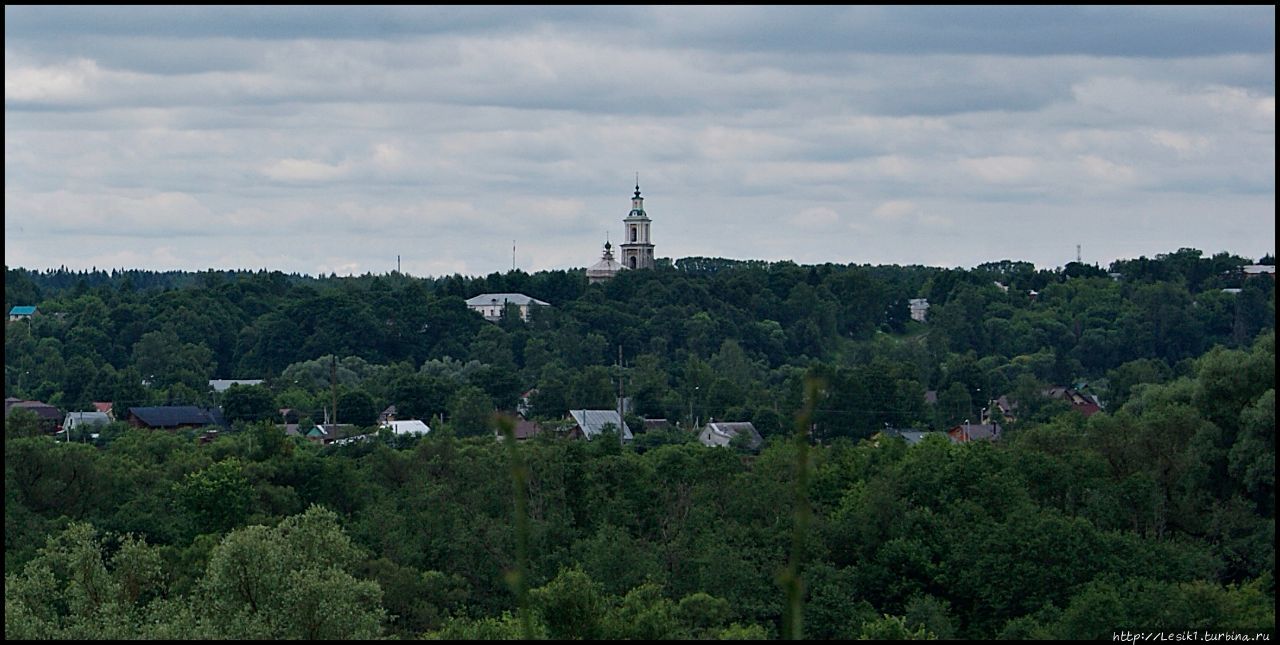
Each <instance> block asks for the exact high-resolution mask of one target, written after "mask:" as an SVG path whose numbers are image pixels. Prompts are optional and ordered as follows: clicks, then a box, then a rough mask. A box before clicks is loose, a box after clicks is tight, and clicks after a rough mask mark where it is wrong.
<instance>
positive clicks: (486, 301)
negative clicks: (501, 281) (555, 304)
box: [467, 293, 551, 307]
mask: <svg viewBox="0 0 1280 645" xmlns="http://www.w3.org/2000/svg"><path fill="white" fill-rule="evenodd" d="M507 302H509V303H511V304H513V305H516V306H521V307H522V306H524V305H527V304H530V303H532V304H535V305H550V304H551V303H549V302H543V301H541V300H538V299H537V298H530V297H529V296H526V295H524V294H523V293H482V294H480V295H478V296H475V297H474V298H468V299H467V306H468V307H480V306H484V305H494V304H498V303H507Z"/></svg>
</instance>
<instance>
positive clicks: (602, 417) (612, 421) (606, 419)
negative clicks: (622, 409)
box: [568, 410, 634, 441]
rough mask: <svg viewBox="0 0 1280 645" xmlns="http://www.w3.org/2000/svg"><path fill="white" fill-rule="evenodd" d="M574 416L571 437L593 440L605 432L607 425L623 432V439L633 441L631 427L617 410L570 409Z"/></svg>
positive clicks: (570, 429) (615, 430)
mask: <svg viewBox="0 0 1280 645" xmlns="http://www.w3.org/2000/svg"><path fill="white" fill-rule="evenodd" d="M569 416H571V417H573V425H572V426H571V427H570V428H569V435H568V436H569V438H570V439H586V440H587V441H591V440H592V439H594V438H595V437H597V436H599V435H600V433H601V432H604V430H605V426H610V425H611V426H613V430H614V432H618V431H619V430H620V431H621V432H622V440H623V441H631V440H632V439H633V438H634V437H633V436H632V434H631V428H628V427H627V424H626V423H625V422H624V421H623V420H622V417H620V416H618V411H617V410H569Z"/></svg>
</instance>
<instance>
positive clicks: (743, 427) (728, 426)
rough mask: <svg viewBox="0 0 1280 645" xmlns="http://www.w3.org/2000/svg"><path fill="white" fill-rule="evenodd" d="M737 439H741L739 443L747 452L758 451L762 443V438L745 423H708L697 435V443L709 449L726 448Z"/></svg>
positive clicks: (754, 428) (753, 427)
mask: <svg viewBox="0 0 1280 645" xmlns="http://www.w3.org/2000/svg"><path fill="white" fill-rule="evenodd" d="M739 437H741V439H740V440H739V441H741V442H742V447H743V448H746V449H747V450H758V449H759V448H760V445H761V444H763V443H764V438H763V437H761V436H760V433H759V432H757V431H756V427H755V426H753V425H751V423H750V422H747V421H742V422H735V423H725V422H721V421H717V422H715V423H708V424H707V425H706V426H705V427H704V428H702V432H699V433H698V441H699V442H700V443H701V444H702V445H704V446H707V447H711V448H727V447H729V444H730V443H731V442H732V441H734V440H735V439H738V438H739Z"/></svg>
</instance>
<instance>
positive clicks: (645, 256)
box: [620, 174, 653, 269]
mask: <svg viewBox="0 0 1280 645" xmlns="http://www.w3.org/2000/svg"><path fill="white" fill-rule="evenodd" d="M649 223H650V220H649V216H648V215H646V214H645V212H644V198H643V197H641V196H640V176H639V174H637V175H636V194H635V195H634V196H632V198H631V212H630V213H629V214H627V216H626V217H625V218H623V220H622V224H623V227H624V228H623V236H624V237H623V238H622V239H623V243H622V246H621V247H620V248H621V250H622V266H624V267H627V268H628V269H652V268H653V242H652V241H651V240H650V239H649Z"/></svg>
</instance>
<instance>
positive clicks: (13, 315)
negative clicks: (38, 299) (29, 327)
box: [9, 306, 37, 322]
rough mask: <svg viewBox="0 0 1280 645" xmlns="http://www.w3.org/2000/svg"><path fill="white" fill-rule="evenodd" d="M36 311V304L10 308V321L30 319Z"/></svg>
mask: <svg viewBox="0 0 1280 645" xmlns="http://www.w3.org/2000/svg"><path fill="white" fill-rule="evenodd" d="M36 313H37V311H36V308H35V307H34V306H17V307H14V308H12V309H10V310H9V321H10V322H13V321H15V320H30V319H31V317H32V316H34V315H36Z"/></svg>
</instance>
